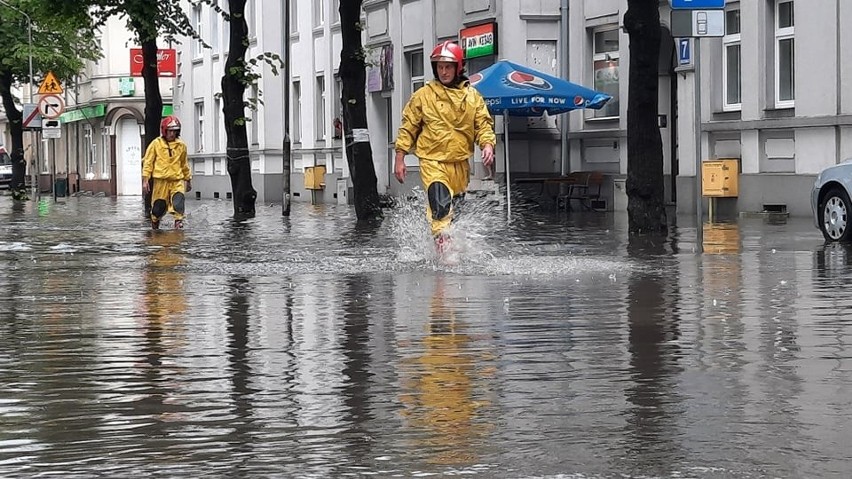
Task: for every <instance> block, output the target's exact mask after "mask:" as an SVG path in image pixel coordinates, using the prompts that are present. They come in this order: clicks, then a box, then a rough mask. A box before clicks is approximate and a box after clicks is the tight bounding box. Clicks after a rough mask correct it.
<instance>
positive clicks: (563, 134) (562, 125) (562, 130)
mask: <svg viewBox="0 0 852 479" xmlns="http://www.w3.org/2000/svg"><path fill="white" fill-rule="evenodd" d="M560 2H561V3H560V5H559V16H560V18H559V46H560V49H561V50H562V52H561V53H562V59H561V60H562V61H560V62H559V76H561V77H562V78H563V79H565V80H568V0H560ZM560 119H561V120H562V121H560V122H559V138H560V140H561V141H560V146H561V150H560V151H561V153H562V165H561V169H560V173H561V174H562V176H565V175H566V174H568V170H569V169H570V165H569V161H570V158H569V155H568V114H567V113H563V114H562V115H561V118H560Z"/></svg>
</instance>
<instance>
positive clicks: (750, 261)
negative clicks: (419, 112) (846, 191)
mask: <svg viewBox="0 0 852 479" xmlns="http://www.w3.org/2000/svg"><path fill="white" fill-rule="evenodd" d="M420 200H422V197H421V198H420ZM417 201H418V200H414V201H413V202H408V203H405V204H403V205H402V206H399V207H397V208H396V209H395V210H392V211H388V212H387V217H386V219H385V221H384V222H383V223H382V224H380V225H373V226H367V227H356V226H355V222H354V218H353V212H352V210H351V208H348V207H338V206H328V205H326V206H311V205H308V204H296V205H294V208H293V212H292V216H291V217H290V218H283V217H282V216H281V209H280V206H278V205H275V206H272V205H259V209H258V215H257V217H256V218H254V219H251V220H248V221H245V222H241V223H240V222H234V221H232V220H231V219H230V216H231V214H232V205H231V203H229V202H224V201H222V202H214V201H190V202H189V203H188V206H189V209H190V216H189V218H188V220H187V228H186V229H185V230H183V231H170V230H168V229H167V230H165V231H160V232H157V233H153V232H151V231H148V229H147V226H146V224H145V222H144V221H143V219H142V217H141V212H140V200H139V199H138V198H119V199H114V198H87V197H81V198H68V199H66V200H64V201H62V200H60V201H59V202H56V203H54V202H53V200H50V199H48V200H47V201H46V202H44V203H43V204H41V205H40V206H38V205H37V204H36V203H34V202H30V203H27V204H25V205H13V204H12V202H11V200H10V199H9V198H8V197H0V222H2V229H0V381H2V389H0V476H2V477H37V476H40V477H44V476H53V477H62V478H89V477H122V478H124V477H148V476H153V477H252V478H254V477H286V478H289V477H300V478H301V477H304V478H325V477H333V478H338V477H344V478H345V477H381V478H384V477H440V476H463V477H477V478H479V477H482V478H555V479H559V478H563V479H585V478H652V477H661V478H729V477H730V478H763V477H767V478H772V477H790V478H801V477H820V478H822V477H837V478H841V477H843V478H846V477H850V476H852V452H850V451H852V449H850V443H852V413H850V407H852V297H850V295H849V291H850V288H851V287H852V250H850V249H847V248H845V247H842V246H827V245H825V244H824V243H823V240H822V236H821V235H820V233H819V232H818V231H817V230H816V229H815V228H814V227H813V226H812V224H811V220H810V219H809V218H792V219H787V220H785V221H780V222H779V221H769V220H766V219H761V218H756V219H740V220H738V221H735V222H732V223H723V224H705V225H703V228H702V229H703V233H704V234H703V238H704V239H703V241H702V243H701V245H700V246H701V247H700V248H699V247H698V246H699V245H698V244H697V243H696V230H697V229H696V227H695V222H694V219H692V218H688V217H687V218H677V221H676V222H677V225H676V226H673V228H672V230H671V233H670V238H669V239H668V241H665V242H659V243H657V244H654V243H650V242H646V241H642V240H635V239H631V238H630V237H629V236H628V235H627V233H626V226H627V218H626V215H625V214H612V213H609V214H604V213H583V212H572V213H568V214H566V213H564V212H563V213H561V214H555V213H551V214H545V213H538V212H536V211H534V210H527V211H524V210H523V209H517V210H515V211H513V223H512V225H511V226H506V224H505V216H504V214H503V213H501V212H500V208H499V205H495V204H489V203H485V202H482V203H477V202H476V201H472V202H470V203H469V204H468V205H466V206H467V208H468V209H467V210H466V215H465V217H464V218H462V219H461V220H460V221H459V222H458V223H456V225H455V226H456V230H457V231H456V233H455V236H454V242H453V248H454V249H455V251H456V252H457V253H458V252H461V253H460V254H457V256H456V257H455V258H454V259H452V260H451V261H446V262H445V261H440V260H438V259H437V258H435V257H434V253H433V248H432V245H431V244H430V240H429V238H428V235H427V232H426V225H425V220H424V218H423V213H422V212H421V210H420V205H419V204H418V202H417ZM163 223H164V226H165V227H166V228H168V227H169V226H170V220H164V222H163Z"/></svg>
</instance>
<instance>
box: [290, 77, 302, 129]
mask: <svg viewBox="0 0 852 479" xmlns="http://www.w3.org/2000/svg"><path fill="white" fill-rule="evenodd" d="M292 108H293V135H292V136H293V143H301V142H302V85H301V83H300V82H298V81H294V82H293V104H292Z"/></svg>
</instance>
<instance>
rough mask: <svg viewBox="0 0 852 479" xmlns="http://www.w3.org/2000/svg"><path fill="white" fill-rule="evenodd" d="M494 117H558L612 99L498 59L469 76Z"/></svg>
mask: <svg viewBox="0 0 852 479" xmlns="http://www.w3.org/2000/svg"><path fill="white" fill-rule="evenodd" d="M470 84H471V85H472V86H473V87H475V88H476V89H477V90H479V93H481V94H482V96H483V97H485V102H486V103H487V104H488V109H489V110H490V111H491V112H492V113H495V114H499V113H508V114H509V115H512V116H541V115H543V114H544V113H545V112H547V114H548V115H558V114H560V113H565V112H568V111H571V110H577V109H580V108H592V109H596V110H597V109H600V108H602V107H603V106H604V105H606V102H608V101H609V100H610V99H611V98H612V97H611V96H609V95H607V94H606V93H601V92H599V91H595V90H592V89H590V88H586V87H584V86H580V85H577V84H576V83H571V82H569V81H568V80H563V79H561V78H556V77H554V76H550V75H548V74H546V73H542V72H540V71H537V70H533V69H532V68H529V67H526V66H523V65H518V64H517V63H512V62H510V61H508V60H500V61H498V62H497V63H495V64H493V65H491V66H490V67H488V68H486V69H485V70H482V71H481V72H479V73H474V74H473V75H471V76H470Z"/></svg>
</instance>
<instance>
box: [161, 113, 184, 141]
mask: <svg viewBox="0 0 852 479" xmlns="http://www.w3.org/2000/svg"><path fill="white" fill-rule="evenodd" d="M166 130H177V134H178V136H180V120H178V117H176V116H174V115H169V116H167V117H165V118H163V121H161V122H160V135H162V136H166Z"/></svg>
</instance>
